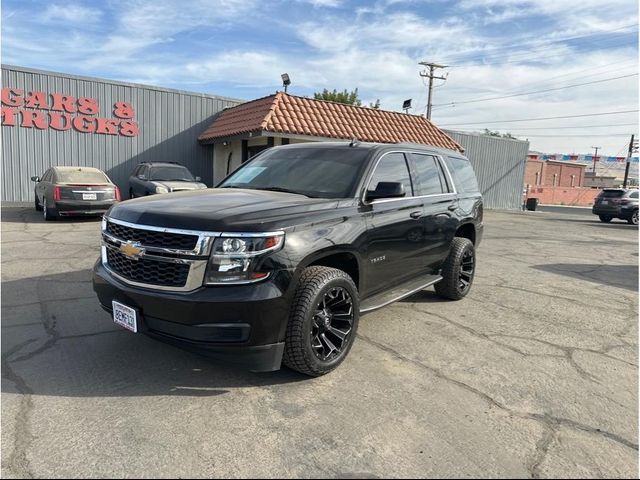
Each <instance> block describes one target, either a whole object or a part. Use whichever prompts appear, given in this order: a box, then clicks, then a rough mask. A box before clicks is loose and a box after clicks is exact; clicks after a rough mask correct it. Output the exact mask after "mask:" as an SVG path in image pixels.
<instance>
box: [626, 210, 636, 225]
mask: <svg viewBox="0 0 640 480" xmlns="http://www.w3.org/2000/svg"><path fill="white" fill-rule="evenodd" d="M627 221H628V222H629V223H630V224H631V225H638V210H634V211H633V213H632V214H631V218H629V220H627Z"/></svg>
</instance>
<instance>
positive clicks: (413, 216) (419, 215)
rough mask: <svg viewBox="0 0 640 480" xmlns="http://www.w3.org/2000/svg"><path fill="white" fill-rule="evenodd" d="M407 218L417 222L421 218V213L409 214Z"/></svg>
mask: <svg viewBox="0 0 640 480" xmlns="http://www.w3.org/2000/svg"><path fill="white" fill-rule="evenodd" d="M409 216H410V217H411V218H413V219H414V220H417V219H419V218H421V217H422V212H411V213H410V214H409Z"/></svg>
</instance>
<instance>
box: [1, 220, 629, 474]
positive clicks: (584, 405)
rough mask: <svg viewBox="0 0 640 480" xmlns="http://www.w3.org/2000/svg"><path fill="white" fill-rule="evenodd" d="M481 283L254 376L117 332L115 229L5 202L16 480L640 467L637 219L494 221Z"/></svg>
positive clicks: (398, 312)
mask: <svg viewBox="0 0 640 480" xmlns="http://www.w3.org/2000/svg"><path fill="white" fill-rule="evenodd" d="M485 224H486V228H485V237H484V240H483V243H482V245H481V246H480V248H479V250H478V255H477V258H478V262H479V263H478V270H477V277H476V281H475V284H474V286H473V290H472V292H471V293H470V295H469V296H468V297H467V298H466V299H464V300H462V301H459V302H450V301H442V300H440V299H439V298H437V297H436V296H435V294H434V292H433V291H432V290H427V291H424V292H420V293H419V294H416V295H414V296H412V297H410V298H409V299H407V300H405V301H402V302H399V303H396V304H393V305H390V306H388V307H386V308H383V309H381V310H378V311H376V312H374V313H371V314H368V315H366V316H364V317H363V318H362V319H361V322H360V329H359V335H358V338H357V340H356V342H355V345H354V347H353V350H352V351H351V354H350V356H349V357H348V358H347V360H346V361H345V363H344V364H343V365H342V366H341V367H340V368H339V369H338V370H336V371H335V372H333V373H331V374H329V375H327V376H325V377H322V378H317V379H309V378H306V377H304V376H302V375H299V374H297V373H294V372H291V371H289V370H286V369H284V370H281V371H279V372H274V373H269V374H252V373H248V372H245V371H242V370H238V369H235V368H232V367H230V366H228V365H224V364H220V363H215V362H212V361H210V360H208V359H206V358H203V357H200V356H197V355H195V354H192V353H188V352H185V351H182V350H180V349H177V348H174V347H171V346H168V345H165V344H162V343H159V342H157V341H154V340H152V339H149V338H147V337H144V336H141V335H136V334H133V333H131V332H128V331H126V330H123V329H121V328H119V327H117V326H115V325H114V323H113V322H112V320H111V318H110V317H109V315H108V314H107V313H105V312H104V311H102V310H101V309H100V307H99V305H98V302H97V300H96V298H95V296H94V294H93V291H92V289H91V283H90V278H91V275H90V269H91V266H92V265H93V263H94V261H95V260H96V258H97V257H98V247H99V229H100V223H99V221H96V220H79V221H74V220H63V221H58V222H50V223H49V222H47V223H45V222H44V221H43V220H42V218H41V215H40V214H37V213H36V212H34V211H31V210H30V209H3V210H2V243H1V250H2V258H1V262H2V325H1V326H2V405H1V408H2V410H1V412H2V432H1V434H2V438H1V439H2V476H3V477H4V478H17V477H22V478H29V477H60V478H62V477H65V478H67V477H68V478H75V477H127V478H132V477H234V478H236V477H309V478H314V477H316V478H317V477H342V478H345V477H346V478H349V477H351V478H354V477H365V478H375V477H457V478H459V477H504V478H507V477H509V478H530V477H534V478H538V477H600V478H620V477H622V478H637V476H638V229H637V228H636V227H632V226H630V225H627V224H624V223H612V224H608V225H606V224H601V223H600V222H598V221H597V219H595V218H591V217H587V216H585V215H582V214H581V213H579V212H570V213H562V214H560V213H552V212H548V213H543V212H542V211H541V212H534V213H523V212H495V211H487V212H486V214H485Z"/></svg>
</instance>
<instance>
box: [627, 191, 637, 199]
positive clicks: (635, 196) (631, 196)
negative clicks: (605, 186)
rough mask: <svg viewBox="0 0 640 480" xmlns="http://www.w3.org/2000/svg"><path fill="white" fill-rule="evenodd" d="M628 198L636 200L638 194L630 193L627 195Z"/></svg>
mask: <svg viewBox="0 0 640 480" xmlns="http://www.w3.org/2000/svg"><path fill="white" fill-rule="evenodd" d="M629 198H638V192H631V195H629Z"/></svg>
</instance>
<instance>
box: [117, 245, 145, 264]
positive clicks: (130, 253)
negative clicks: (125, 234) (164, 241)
mask: <svg viewBox="0 0 640 480" xmlns="http://www.w3.org/2000/svg"><path fill="white" fill-rule="evenodd" d="M144 251H145V250H144V248H142V247H141V246H140V243H138V242H125V243H122V244H120V253H122V254H123V255H125V256H126V257H128V258H130V259H132V260H138V259H139V258H140V257H141V256H142V255H144Z"/></svg>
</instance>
